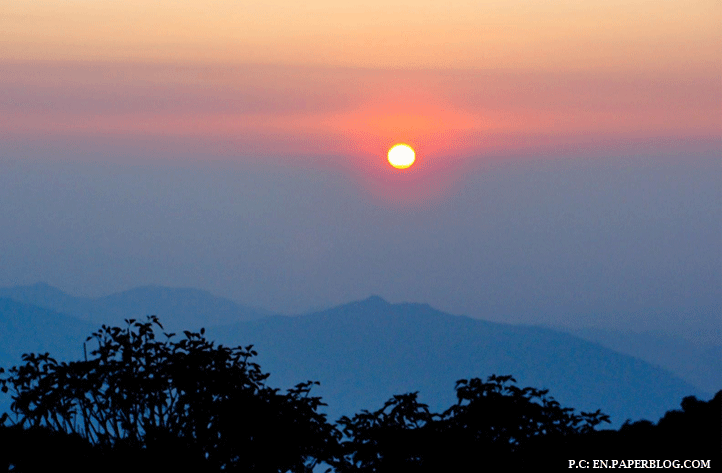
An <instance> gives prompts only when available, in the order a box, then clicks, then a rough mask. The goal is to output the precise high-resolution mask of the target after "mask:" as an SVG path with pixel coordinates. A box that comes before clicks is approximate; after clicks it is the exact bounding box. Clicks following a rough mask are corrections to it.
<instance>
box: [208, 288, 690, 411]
mask: <svg viewBox="0 0 722 473" xmlns="http://www.w3.org/2000/svg"><path fill="white" fill-rule="evenodd" d="M208 333H209V338H211V339H215V340H217V341H218V342H219V343H223V344H234V345H238V344H241V345H245V344H253V345H254V347H255V348H256V349H257V351H258V353H259V356H258V360H259V363H260V364H261V366H263V368H264V369H265V370H266V371H267V372H269V373H271V378H269V379H270V380H272V382H273V383H274V384H276V385H279V386H281V387H287V386H291V385H292V384H293V383H294V382H298V381H299V380H305V379H311V380H318V381H320V382H321V386H320V387H319V388H318V389H317V395H320V396H321V397H322V398H323V399H324V400H325V401H326V402H327V403H328V404H329V406H328V413H329V415H330V416H331V418H332V419H333V418H334V417H335V416H340V415H342V414H343V415H347V414H349V413H354V412H358V411H360V410H361V409H374V408H378V407H380V406H382V405H383V403H384V402H385V401H386V400H387V399H388V398H389V397H390V396H392V395H393V394H400V393H406V392H414V391H419V393H420V394H419V397H420V399H421V401H422V402H425V403H427V404H429V406H430V408H431V409H432V410H433V409H436V410H440V409H443V408H445V407H447V406H449V405H451V404H453V402H454V400H455V399H454V390H453V386H454V383H455V382H456V381H457V380H458V379H462V378H469V377H486V376H488V375H490V374H495V373H496V374H513V375H514V377H515V378H516V379H517V380H518V381H519V384H521V385H527V386H537V387H540V388H548V389H550V394H551V395H552V396H554V397H555V398H556V399H557V400H558V401H559V402H560V403H561V404H562V405H567V406H574V407H575V408H577V409H580V410H590V411H593V410H596V409H601V410H602V411H603V412H605V413H606V414H609V415H610V416H611V417H612V421H613V425H621V423H623V422H624V421H625V420H627V419H632V420H636V419H643V418H644V419H657V418H659V417H660V416H661V415H663V414H664V412H666V411H667V410H669V409H672V408H675V407H676V406H677V405H678V403H679V399H681V398H682V397H684V396H687V395H690V394H699V390H698V389H696V388H694V387H693V386H692V385H691V384H689V383H686V382H684V381H682V380H680V379H679V378H677V377H675V376H674V375H672V374H671V373H669V372H667V371H665V370H662V369H661V368H658V367H655V366H652V365H650V364H648V363H645V362H643V361H641V360H638V359H635V358H633V357H631V356H627V355H623V354H620V353H616V352H614V351H611V350H609V349H607V348H604V347H602V346H600V345H597V344H594V343H590V342H587V341H584V340H581V339H579V338H577V337H574V336H572V335H568V334H565V333H561V332H557V331H554V330H551V329H545V328H540V327H533V326H517V325H507V324H500V323H492V322H487V321H483V320H478V319H472V318H469V317H464V316H455V315H449V314H446V313H443V312H440V311H438V310H435V309H433V308H432V307H430V306H428V305H426V304H390V303H388V302H386V301H384V300H383V299H381V298H380V297H371V298H368V299H366V300H363V301H358V302H353V303H350V304H346V305H342V306H339V307H335V308H332V309H329V310H325V311H320V312H316V313H313V314H307V315H304V316H297V317H284V316H273V317H266V318H263V319H259V320H254V321H249V322H243V323H238V324H234V325H229V326H225V327H213V328H211V329H209V331H208Z"/></svg>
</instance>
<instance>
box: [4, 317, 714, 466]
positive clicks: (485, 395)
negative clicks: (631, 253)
mask: <svg viewBox="0 0 722 473" xmlns="http://www.w3.org/2000/svg"><path fill="white" fill-rule="evenodd" d="M126 323H127V326H126V328H118V327H107V326H102V327H101V329H100V330H98V331H96V332H95V333H93V334H92V335H91V336H90V337H88V339H87V340H86V342H88V341H94V343H97V348H96V349H94V350H92V351H91V353H90V355H91V357H90V358H88V357H87V355H86V356H85V359H84V360H82V361H76V362H70V363H59V362H57V361H56V360H55V359H53V358H52V357H50V355H49V354H47V353H45V354H39V355H38V354H26V355H23V362H24V364H22V365H21V366H19V367H13V368H11V369H10V370H9V373H8V376H7V377H3V376H2V375H3V373H4V370H3V369H2V368H0V390H2V391H3V392H5V393H7V392H10V393H11V395H12V404H11V411H12V416H8V414H2V416H1V417H0V471H49V470H51V469H60V467H63V466H67V467H70V468H73V469H74V470H75V471H88V472H90V471H97V469H98V464H102V465H103V469H105V470H107V469H108V468H109V467H112V468H114V469H116V470H117V471H128V470H132V471H167V470H179V471H181V470H183V471H185V470H189V471H198V472H202V471H244V472H246V471H247V472H264V473H265V472H287V471H291V472H303V473H308V472H311V471H313V470H314V468H315V467H317V466H319V465H321V464H326V465H328V466H331V467H333V469H334V470H335V471H337V472H339V473H347V472H354V473H366V472H376V473H379V472H382V473H383V472H399V471H403V472H410V473H421V472H424V473H425V472H438V471H462V470H467V469H469V466H470V465H479V464H482V463H483V465H484V466H485V467H487V468H491V467H494V466H497V465H500V466H503V467H504V468H507V469H508V467H510V466H511V467H517V468H519V467H521V468H526V467H532V466H538V463H539V461H540V459H544V460H545V461H546V462H549V461H550V460H551V459H554V458H558V459H564V461H567V460H568V459H569V458H572V457H571V456H570V455H576V456H577V457H578V458H585V457H586V458H595V457H596V458H600V455H601V457H607V458H608V457H610V456H614V455H616V456H619V457H623V458H634V457H635V456H636V457H639V456H640V455H641V456H646V457H649V458H655V457H656V458H661V457H664V456H667V455H670V454H671V455H677V456H678V457H680V458H682V457H685V456H686V457H687V458H693V457H694V456H697V457H700V458H704V457H707V458H709V456H710V455H719V454H720V453H722V452H721V451H720V448H722V447H721V446H722V430H721V429H720V419H722V391H720V392H719V393H717V395H716V396H715V397H714V399H712V400H711V401H709V402H704V401H700V400H698V399H696V398H694V397H686V398H684V399H683V400H682V404H681V407H682V409H681V410H676V411H670V412H668V413H667V414H666V415H665V416H664V417H663V418H662V419H660V421H659V422H658V423H657V425H655V424H653V423H652V422H649V421H638V422H634V423H630V422H629V421H628V422H627V423H625V424H624V425H623V426H622V428H621V429H620V430H619V431H609V430H607V431H598V430H596V428H597V427H599V426H600V424H602V423H604V422H609V418H608V416H606V415H604V414H602V413H601V412H600V411H599V410H597V411H596V412H591V413H588V412H581V413H576V412H575V411H574V409H571V408H565V407H562V406H560V404H559V403H558V402H557V401H555V400H554V399H553V398H551V397H549V396H548V391H547V390H540V389H536V388H531V387H526V388H520V387H517V386H516V385H515V383H516V380H515V379H514V378H513V377H511V376H496V375H492V376H490V377H488V378H487V380H486V381H483V380H481V379H479V378H473V379H468V380H467V379H462V380H459V381H457V383H456V396H457V402H456V403H455V404H454V405H452V406H451V407H450V408H449V409H447V410H446V411H444V412H443V413H440V414H438V413H433V412H431V411H430V410H429V408H428V406H427V405H425V404H423V403H421V402H419V399H418V393H408V394H401V395H396V396H393V397H392V398H391V399H389V400H388V401H387V402H386V403H385V404H384V405H383V407H381V408H380V409H378V410H376V411H367V410H364V411H361V413H358V414H356V415H354V416H353V417H347V416H344V417H342V418H341V419H340V420H339V421H338V422H337V425H331V424H329V423H328V422H327V420H326V417H325V415H324V414H321V413H319V412H318V409H319V407H320V406H322V405H324V404H323V403H322V402H321V399H320V398H318V397H314V396H311V395H310V391H311V388H312V387H313V385H314V384H318V383H315V382H312V381H307V382H304V383H300V384H298V385H296V387H294V388H292V389H289V390H288V391H287V392H286V393H283V394H282V393H280V392H279V390H278V389H272V388H270V387H268V386H266V384H265V381H266V379H267V378H268V376H269V375H268V374H265V373H263V372H262V371H261V369H260V367H259V365H258V364H256V363H255V362H253V357H254V356H255V355H256V352H255V351H254V350H253V347H252V346H250V345H249V346H246V347H237V348H228V347H224V346H222V345H219V346H216V345H215V344H214V343H213V342H210V341H208V340H206V339H205V338H204V330H203V329H201V330H200V332H199V333H194V332H190V331H184V338H182V339H181V340H178V341H176V340H175V339H174V337H175V334H165V333H164V334H163V339H162V340H158V339H157V338H156V332H155V330H156V329H157V328H160V329H161V330H162V328H163V327H162V326H161V324H160V323H159V322H158V320H157V318H156V317H154V316H150V317H148V319H147V321H145V322H139V321H136V320H132V319H131V320H127V321H126ZM8 423H10V424H11V425H5V424H8ZM38 451H40V452H42V454H40V455H39V454H38ZM555 464H558V465H566V463H564V462H561V461H560V462H557V463H555Z"/></svg>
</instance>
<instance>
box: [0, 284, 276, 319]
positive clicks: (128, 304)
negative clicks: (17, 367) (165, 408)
mask: <svg viewBox="0 0 722 473" xmlns="http://www.w3.org/2000/svg"><path fill="white" fill-rule="evenodd" d="M0 297H6V298H9V299H13V300H16V301H20V302H25V303H28V304H32V305H35V306H38V307H42V308H45V309H49V310H52V311H56V312H60V313H64V314H68V315H72V316H74V317H76V318H79V319H83V320H86V321H89V322H92V323H94V324H96V325H100V324H109V325H122V324H123V320H124V319H127V318H136V319H140V318H144V317H145V316H146V315H157V316H158V317H160V319H161V320H162V321H163V323H164V326H165V327H166V329H168V330H171V331H181V330H184V329H187V328H188V327H194V326H197V325H199V324H200V325H203V326H212V325H221V324H230V323H233V322H238V321H243V320H251V319H256V318H260V317H264V316H266V315H269V314H270V312H267V311H264V310H262V309H255V308H252V307H248V306H243V305H240V304H237V303H235V302H233V301H231V300H228V299H224V298H222V297H217V296H214V295H213V294H211V293H210V292H207V291H202V290H199V289H191V288H168V287H163V286H143V287H138V288H134V289H130V290H127V291H123V292H119V293H116V294H111V295H109V296H104V297H97V298H88V297H73V296H70V295H68V294H65V293H64V292H62V291H60V290H59V289H56V288H54V287H52V286H49V285H48V284H45V283H38V284H34V285H31V286H18V287H11V288H0Z"/></svg>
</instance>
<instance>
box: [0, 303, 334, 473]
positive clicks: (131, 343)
mask: <svg viewBox="0 0 722 473" xmlns="http://www.w3.org/2000/svg"><path fill="white" fill-rule="evenodd" d="M126 322H127V328H125V329H121V328H118V327H107V326H103V327H102V328H101V329H100V330H98V331H97V332H95V333H93V334H92V335H91V336H90V337H88V340H87V341H90V340H95V341H96V342H97V344H98V347H97V349H95V350H93V351H92V352H91V356H92V357H91V358H90V359H88V358H87V357H86V359H85V360H83V361H77V362H71V363H58V362H57V361H56V360H55V359H53V358H51V357H50V356H49V355H48V354H47V353H46V354H42V355H35V354H28V355H24V356H23V361H24V364H23V365H22V366H20V367H14V368H12V369H11V370H10V371H9V372H10V374H11V376H10V377H8V378H7V379H2V378H0V384H2V390H3V392H7V391H8V390H11V391H12V399H13V401H12V404H11V411H12V413H13V414H14V416H15V421H14V423H15V424H16V425H18V426H19V427H24V428H30V429H42V428H44V427H45V428H48V429H50V430H53V431H55V432H59V433H65V434H68V435H71V434H72V435H75V436H79V437H81V438H83V439H86V440H87V441H88V442H89V443H91V444H93V445H96V446H98V447H99V448H101V449H105V450H106V451H109V450H110V449H112V450H113V451H114V452H119V451H126V452H134V453H135V454H139V453H142V455H141V456H140V457H138V456H137V455H135V456H136V457H138V458H144V459H145V461H146V463H147V462H148V461H150V459H149V456H153V455H155V456H163V455H164V454H166V453H170V452H172V455H176V456H177V455H178V454H180V455H181V457H183V458H184V461H185V462H187V463H186V466H188V465H196V466H198V467H199V468H200V465H202V466H203V469H210V470H213V471H219V470H224V471H240V470H242V471H253V472H255V471H259V472H260V471H262V472H267V471H289V470H290V471H294V472H306V471H311V470H312V469H313V468H314V467H315V466H316V465H317V464H318V463H319V462H321V461H322V460H324V459H325V456H326V455H329V454H330V453H331V452H333V451H334V445H335V442H336V438H337V434H336V430H335V429H334V428H333V426H331V425H329V424H328V423H327V422H326V418H325V414H321V413H319V412H318V407H319V406H321V405H322V402H321V400H320V398H318V397H313V396H310V389H311V387H312V386H313V385H314V384H317V383H314V382H311V381H308V382H305V383H301V384H298V385H297V386H296V387H295V388H293V389H290V390H288V391H287V393H285V394H281V393H279V390H278V389H272V388H269V387H267V386H266V385H265V383H264V382H265V380H266V378H267V377H268V374H264V373H262V372H261V370H260V367H259V366H258V364H256V363H254V362H253V361H252V357H253V356H255V355H256V352H255V351H253V349H252V346H247V347H245V348H241V347H237V348H228V347H224V346H215V345H214V343H213V342H209V341H208V340H206V339H205V338H204V330H203V329H201V331H200V333H193V332H189V331H185V332H184V335H185V338H183V339H181V340H179V341H175V340H173V337H174V336H175V335H174V334H164V335H165V340H163V341H159V340H157V339H156V336H155V332H154V329H155V328H156V327H158V328H160V329H162V326H161V324H160V323H159V322H158V319H157V318H156V317H154V316H151V317H148V320H147V321H146V322H138V321H135V320H126ZM3 420H4V419H3ZM131 456H132V455H131ZM126 457H127V455H126ZM128 466H129V467H130V466H133V467H140V466H142V465H128ZM146 466H147V465H146Z"/></svg>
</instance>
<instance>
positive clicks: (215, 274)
mask: <svg viewBox="0 0 722 473" xmlns="http://www.w3.org/2000/svg"><path fill="white" fill-rule="evenodd" d="M720 24H722V5H721V4H720V3H719V2H718V1H716V0H689V1H685V2H681V1H670V0H663V1H655V2H651V1H646V0H645V1H641V0H627V1H624V2H617V1H598V0H588V1H585V2H578V1H556V2H536V1H526V0H507V1H504V2H497V1H488V2H480V1H474V2H471V1H469V2H453V4H451V5H442V4H441V2H427V1H419V0H415V1H413V2H412V1H406V0H404V1H396V0H391V1H383V2H381V1H376V0H366V1H364V2H360V1H359V2H356V1H349V2H331V1H321V0H309V1H307V2H290V1H267V2H239V1H236V0H233V1H231V0H206V1H203V2H197V1H190V0H189V1H179V0H159V1H156V2H151V4H148V2H140V1H136V0H123V1H118V0H105V1H99V0H69V1H66V2H62V3H58V2H55V1H45V0H36V1H33V2H28V1H17V2H10V4H9V5H3V7H2V12H0V32H2V33H1V34H0V44H2V47H0V78H1V79H0V262H1V264H0V286H12V285H20V284H32V283H35V282H38V281H44V282H48V283H50V284H52V285H54V286H56V287H59V288H60V289H63V290H65V291H67V292H69V293H71V294H75V295H86V296H100V295H106V294H109V293H111V292H115V291H121V290H125V289H129V288H131V287H135V286H139V285H146V284H158V285H167V286H182V287H196V288H201V289H206V290H209V291H211V292H213V293H214V294H217V295H220V296H224V297H229V298H232V299H234V300H237V301H239V302H242V303H245V304H249V305H254V306H259V307H263V308H266V309H269V310H273V311H278V312H281V313H299V312H303V311H307V310H310V309H312V308H320V307H327V306H330V305H334V304H340V303H345V302H349V301H351V300H356V299H361V298H365V297H368V296H369V295H371V294H377V295H380V296H382V297H384V298H386V299H388V300H389V301H392V302H401V301H411V302H426V303H429V304H431V305H432V306H434V307H436V308H438V309H441V310H445V311H448V312H451V313H456V314H466V315H470V316H474V317H481V318H485V319H489V320H495V321H502V322H512V323H529V324H537V323H542V324H556V325H567V326H599V327H608V328H631V329H635V330H664V331H667V332H670V333H682V334H685V335H688V336H699V334H705V333H706V334H709V333H716V334H718V335H717V336H719V333H720V332H722V327H721V325H722V322H721V320H722V319H721V317H720V316H721V314H722V224H721V222H722V205H721V204H722V191H721V189H720V182H722V180H721V179H720V178H722V162H721V161H720V150H721V145H722V139H721V135H720V132H721V131H722V61H720V58H721V57H722V33H720V31H719V25H720ZM400 142H402V143H408V144H410V145H411V146H413V147H414V149H415V150H416V153H417V161H416V163H415V164H414V166H412V167H411V168H409V169H406V170H403V171H400V170H395V169H393V168H391V167H390V166H389V165H388V163H387V162H386V157H385V155H386V151H387V150H388V148H389V147H390V146H392V145H393V144H395V143H400ZM695 334H696V335H695Z"/></svg>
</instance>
